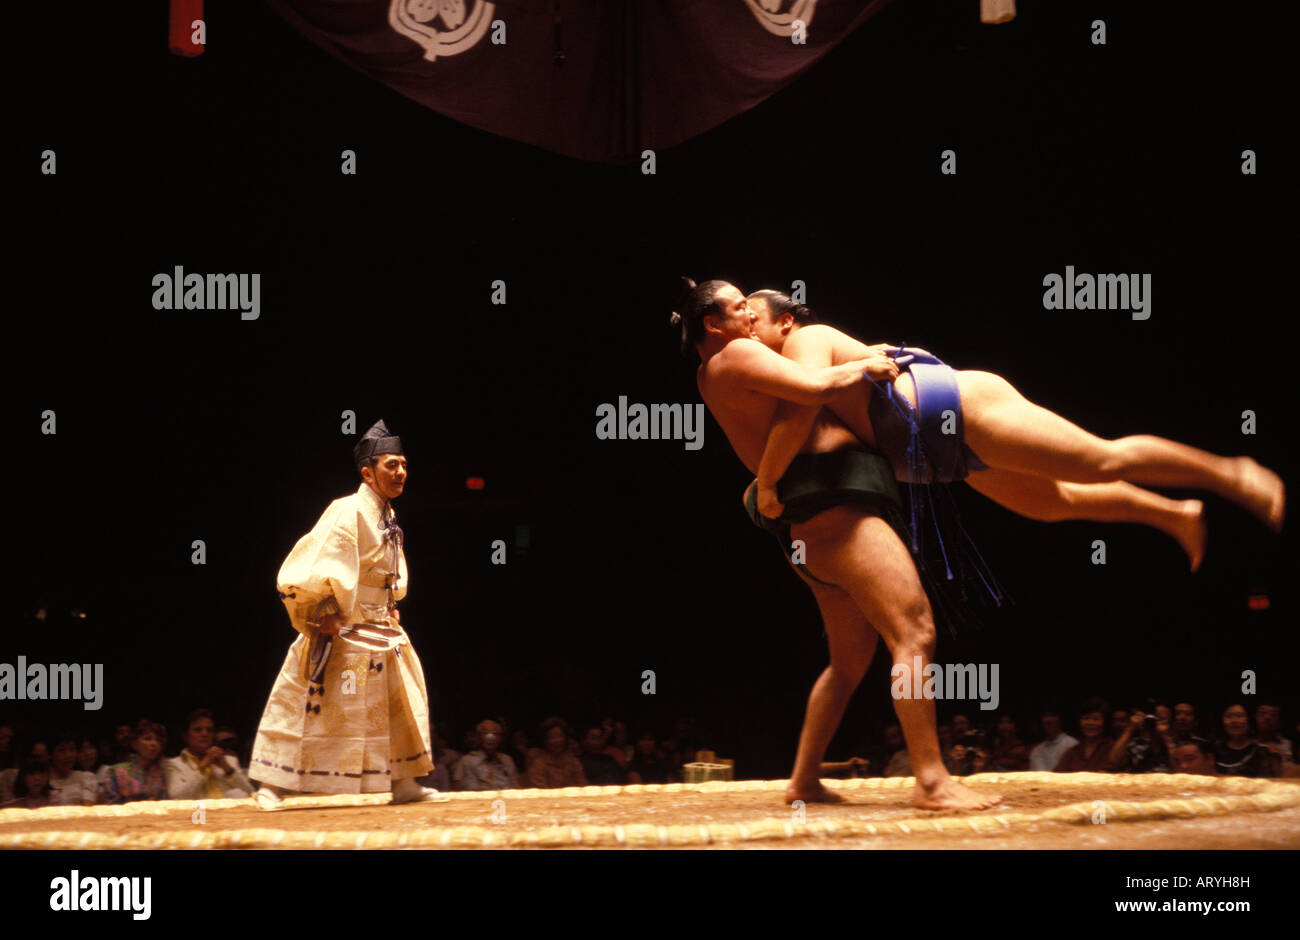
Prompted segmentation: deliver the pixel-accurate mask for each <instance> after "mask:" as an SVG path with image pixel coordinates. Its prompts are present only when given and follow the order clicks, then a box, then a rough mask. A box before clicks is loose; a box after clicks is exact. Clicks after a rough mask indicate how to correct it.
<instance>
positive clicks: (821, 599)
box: [785, 567, 880, 803]
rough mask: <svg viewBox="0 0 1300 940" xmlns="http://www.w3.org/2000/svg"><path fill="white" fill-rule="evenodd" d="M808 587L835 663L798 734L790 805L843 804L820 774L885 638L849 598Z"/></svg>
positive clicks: (820, 680)
mask: <svg viewBox="0 0 1300 940" xmlns="http://www.w3.org/2000/svg"><path fill="white" fill-rule="evenodd" d="M795 570H796V571H798V568H797V567H796V568H795ZM804 581H805V582H806V583H807V584H808V586H809V587H810V588H811V589H812V592H813V597H815V598H816V599H817V607H818V609H819V610H820V611H821V615H822V622H823V623H824V624H825V625H826V640H827V645H829V647H830V654H831V663H830V665H829V666H827V667H826V669H825V670H823V671H822V674H821V675H820V676H818V678H817V682H816V683H815V684H814V685H813V688H812V693H811V694H810V695H809V696H808V709H807V711H806V712H805V714H804V722H803V730H802V731H801V732H800V734H799V751H798V753H797V754H796V756H795V760H794V770H793V771H792V772H791V774H790V786H788V787H786V791H785V801H786V802H787V803H792V802H794V801H795V800H803V801H804V802H805V803H839V802H841V801H842V800H843V797H841V796H840V795H839V794H838V793H835V792H834V791H833V790H828V789H826V788H825V787H824V786H822V783H821V779H820V776H821V775H820V773H819V770H820V769H821V763H822V759H823V758H824V757H825V755H826V748H827V746H828V745H829V744H830V743H831V738H833V737H834V736H835V729H836V728H838V727H839V724H840V719H841V718H843V717H844V710H845V709H846V708H847V707H848V704H849V700H850V699H852V698H853V692H854V690H855V689H857V687H858V684H859V683H861V682H862V677H863V676H865V675H866V674H867V669H868V668H870V666H871V658H872V656H873V655H874V654H875V651H876V646H877V644H878V643H879V642H880V637H879V635H878V634H877V633H876V631H875V629H874V628H873V627H872V626H871V624H870V623H868V622H867V618H866V617H864V616H863V615H862V611H860V610H859V609H858V606H857V604H855V603H854V602H853V598H852V597H851V596H850V595H849V594H848V593H846V592H845V591H843V590H841V589H840V588H837V587H830V586H828V585H824V584H818V583H817V582H815V581H812V580H809V579H808V578H807V577H804Z"/></svg>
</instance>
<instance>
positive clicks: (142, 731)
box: [99, 720, 167, 803]
mask: <svg viewBox="0 0 1300 940" xmlns="http://www.w3.org/2000/svg"><path fill="white" fill-rule="evenodd" d="M166 743H167V729H166V728H164V727H163V726H162V725H160V724H158V723H156V722H152V721H148V720H145V721H142V722H140V723H139V724H138V725H136V726H135V731H134V732H132V737H131V749H132V750H133V751H134V752H135V753H134V754H132V755H131V757H130V759H129V760H125V761H122V762H120V763H117V764H112V765H110V766H109V768H108V772H107V773H106V774H105V776H104V780H103V782H102V783H101V785H100V789H99V802H101V803H132V802H135V801H136V800H165V799H166V798H167V779H166V776H165V774H164V773H163V766H162V760H161V758H162V752H163V747H164V746H165V745H166Z"/></svg>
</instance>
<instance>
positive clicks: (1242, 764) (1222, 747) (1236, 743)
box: [1214, 702, 1281, 777]
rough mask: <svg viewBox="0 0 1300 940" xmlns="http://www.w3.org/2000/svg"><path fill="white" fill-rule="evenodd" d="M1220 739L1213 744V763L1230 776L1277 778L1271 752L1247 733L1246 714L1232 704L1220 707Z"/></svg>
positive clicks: (1248, 728)
mask: <svg viewBox="0 0 1300 940" xmlns="http://www.w3.org/2000/svg"><path fill="white" fill-rule="evenodd" d="M1223 734H1224V736H1223V738H1221V739H1220V740H1219V741H1217V742H1216V743H1215V745H1214V766H1215V767H1216V768H1217V769H1218V771H1219V773H1221V774H1223V775H1225V776H1230V777H1280V776H1281V773H1280V771H1279V770H1277V769H1276V768H1275V767H1274V764H1275V763H1276V762H1277V759H1276V757H1274V755H1273V752H1272V751H1270V750H1269V749H1268V748H1266V747H1264V746H1263V745H1262V744H1260V743H1259V742H1257V741H1255V740H1254V739H1253V738H1251V736H1250V713H1249V712H1247V711H1246V706H1245V705H1242V704H1241V703H1239V702H1238V703H1234V704H1232V705H1229V706H1228V707H1227V708H1225V709H1224V710H1223Z"/></svg>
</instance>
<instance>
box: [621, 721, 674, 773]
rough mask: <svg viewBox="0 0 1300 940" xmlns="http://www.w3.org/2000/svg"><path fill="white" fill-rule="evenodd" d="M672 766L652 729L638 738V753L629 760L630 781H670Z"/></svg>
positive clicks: (643, 732)
mask: <svg viewBox="0 0 1300 940" xmlns="http://www.w3.org/2000/svg"><path fill="white" fill-rule="evenodd" d="M671 776H672V767H671V766H670V765H669V762H668V756H667V755H666V754H664V752H663V751H661V750H659V745H658V742H657V741H656V739H655V733H654V732H653V731H651V730H650V729H648V728H647V729H646V730H645V731H642V732H641V736H640V737H639V738H637V739H636V754H634V755H633V757H632V759H631V760H630V761H628V762H627V780H628V783H668V780H669V777H671Z"/></svg>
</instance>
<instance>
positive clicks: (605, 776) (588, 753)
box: [578, 722, 627, 787]
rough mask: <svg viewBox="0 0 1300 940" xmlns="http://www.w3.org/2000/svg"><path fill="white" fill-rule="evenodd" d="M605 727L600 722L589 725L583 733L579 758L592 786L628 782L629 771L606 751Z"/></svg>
mask: <svg viewBox="0 0 1300 940" xmlns="http://www.w3.org/2000/svg"><path fill="white" fill-rule="evenodd" d="M606 740H607V739H606V736H605V729H604V727H602V726H601V724H600V723H599V722H596V723H593V724H591V725H589V726H588V727H587V730H586V731H585V732H583V735H582V753H581V754H580V755H579V756H578V760H579V761H581V763H582V772H583V773H584V774H585V775H586V777H587V783H588V784H589V785H590V786H595V787H600V786H609V785H611V784H620V783H627V771H625V770H624V769H623V768H622V767H621V766H619V763H618V761H616V760H614V758H612V757H610V756H609V755H608V754H606V753H605V742H606Z"/></svg>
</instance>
